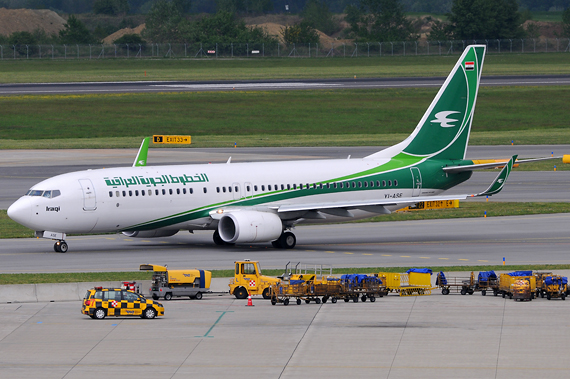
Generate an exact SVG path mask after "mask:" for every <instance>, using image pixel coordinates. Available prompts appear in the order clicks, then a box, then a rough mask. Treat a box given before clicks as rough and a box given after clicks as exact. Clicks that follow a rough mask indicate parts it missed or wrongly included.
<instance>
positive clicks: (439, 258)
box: [437, 258, 449, 260]
mask: <svg viewBox="0 0 570 379" xmlns="http://www.w3.org/2000/svg"><path fill="white" fill-rule="evenodd" d="M437 259H445V260H449V258H437Z"/></svg>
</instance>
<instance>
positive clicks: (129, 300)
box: [81, 287, 164, 320]
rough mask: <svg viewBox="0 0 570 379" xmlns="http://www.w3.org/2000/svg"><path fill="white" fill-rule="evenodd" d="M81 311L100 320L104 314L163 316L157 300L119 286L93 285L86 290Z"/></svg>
mask: <svg viewBox="0 0 570 379" xmlns="http://www.w3.org/2000/svg"><path fill="white" fill-rule="evenodd" d="M81 313H83V314H84V315H88V316H90V317H91V318H94V319H99V320H102V319H104V318H105V317H106V316H117V317H118V316H140V317H141V318H155V317H157V316H164V307H163V306H162V304H160V303H159V302H158V301H154V300H149V299H146V298H145V297H144V296H142V295H140V294H138V293H136V292H133V291H128V290H124V289H120V288H102V287H95V288H93V289H90V290H87V293H86V294H85V298H84V299H83V306H82V308H81Z"/></svg>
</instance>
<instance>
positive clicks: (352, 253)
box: [344, 252, 354, 254]
mask: <svg viewBox="0 0 570 379" xmlns="http://www.w3.org/2000/svg"><path fill="white" fill-rule="evenodd" d="M344 254H354V253H346V252H345V253H344Z"/></svg>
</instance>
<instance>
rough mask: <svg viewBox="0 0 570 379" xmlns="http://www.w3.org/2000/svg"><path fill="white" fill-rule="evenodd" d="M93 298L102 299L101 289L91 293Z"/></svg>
mask: <svg viewBox="0 0 570 379" xmlns="http://www.w3.org/2000/svg"><path fill="white" fill-rule="evenodd" d="M93 298H94V299H99V300H101V299H103V292H102V291H95V295H93Z"/></svg>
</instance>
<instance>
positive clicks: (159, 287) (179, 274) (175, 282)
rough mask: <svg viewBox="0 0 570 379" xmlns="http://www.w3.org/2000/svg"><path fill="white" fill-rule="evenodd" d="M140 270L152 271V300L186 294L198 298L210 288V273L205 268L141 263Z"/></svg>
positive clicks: (168, 298) (167, 298)
mask: <svg viewBox="0 0 570 379" xmlns="http://www.w3.org/2000/svg"><path fill="white" fill-rule="evenodd" d="M139 269H140V270H141V271H154V272H153V274H152V282H151V287H150V295H151V296H152V298H153V299H154V300H158V299H159V298H161V297H163V298H164V300H170V299H172V298H173V297H175V296H178V297H180V296H188V297H190V298H191V299H197V300H200V299H201V298H202V294H203V293H205V292H208V291H209V289H210V281H211V279H212V273H211V272H210V271H206V270H199V269H193V270H169V269H168V267H167V266H159V265H151V264H142V265H140V267H139Z"/></svg>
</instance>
